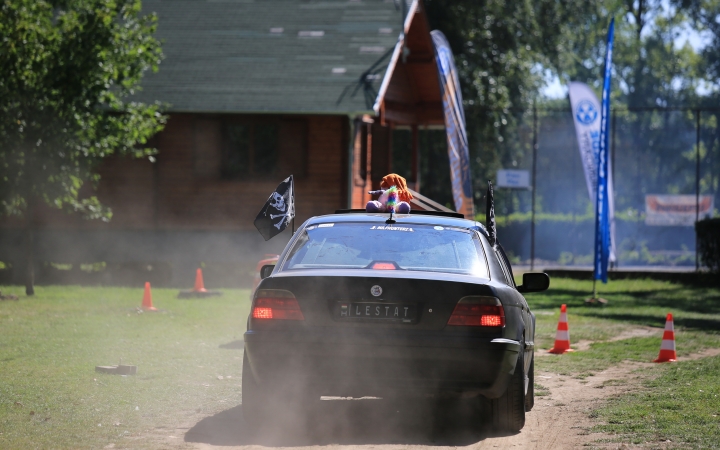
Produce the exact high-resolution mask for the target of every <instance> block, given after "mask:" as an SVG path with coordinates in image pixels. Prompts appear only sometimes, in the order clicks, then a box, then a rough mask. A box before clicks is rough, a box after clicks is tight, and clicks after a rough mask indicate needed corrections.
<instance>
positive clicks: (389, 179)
mask: <svg viewBox="0 0 720 450" xmlns="http://www.w3.org/2000/svg"><path fill="white" fill-rule="evenodd" d="M392 186H395V187H396V188H397V195H398V200H399V201H401V202H408V203H410V200H412V198H413V195H412V194H411V193H410V191H408V187H407V182H406V181H405V178H403V177H401V176H400V175H398V174H396V173H391V174H388V175H385V176H384V177H383V179H382V181H381V182H380V188H381V189H390V188H391V187H392Z"/></svg>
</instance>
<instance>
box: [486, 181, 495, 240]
mask: <svg viewBox="0 0 720 450" xmlns="http://www.w3.org/2000/svg"><path fill="white" fill-rule="evenodd" d="M486 200H487V201H486V209H485V225H486V226H487V232H488V241H490V245H492V246H493V247H495V244H496V243H497V227H496V226H495V200H494V199H493V188H492V183H491V182H490V181H488V190H487V199H486Z"/></svg>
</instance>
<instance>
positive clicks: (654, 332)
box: [535, 327, 663, 356]
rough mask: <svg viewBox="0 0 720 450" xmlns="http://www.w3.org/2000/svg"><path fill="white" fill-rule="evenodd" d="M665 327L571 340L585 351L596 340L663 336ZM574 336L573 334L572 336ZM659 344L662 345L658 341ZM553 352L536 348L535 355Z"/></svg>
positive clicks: (572, 345)
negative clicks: (599, 337) (597, 337)
mask: <svg viewBox="0 0 720 450" xmlns="http://www.w3.org/2000/svg"><path fill="white" fill-rule="evenodd" d="M662 332H663V329H662V328H653V327H635V328H631V329H629V330H626V331H623V332H622V333H620V334H618V335H617V336H613V337H611V338H610V339H607V340H604V341H589V340H580V341H577V342H570V347H571V348H572V349H573V350H575V351H584V350H590V345H591V344H593V343H595V342H615V341H622V340H625V339H631V338H636V337H658V338H659V337H661V336H662ZM571 337H572V336H571ZM658 345H660V344H659V343H658ZM551 354H552V353H548V352H547V351H543V350H540V351H538V350H536V351H535V356H548V355H551Z"/></svg>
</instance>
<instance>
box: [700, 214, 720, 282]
mask: <svg viewBox="0 0 720 450" xmlns="http://www.w3.org/2000/svg"><path fill="white" fill-rule="evenodd" d="M695 233H697V246H698V252H699V253H700V259H701V260H702V262H703V264H705V266H707V267H708V268H709V269H710V270H712V271H714V272H720V218H714V219H703V220H700V221H698V222H696V223H695Z"/></svg>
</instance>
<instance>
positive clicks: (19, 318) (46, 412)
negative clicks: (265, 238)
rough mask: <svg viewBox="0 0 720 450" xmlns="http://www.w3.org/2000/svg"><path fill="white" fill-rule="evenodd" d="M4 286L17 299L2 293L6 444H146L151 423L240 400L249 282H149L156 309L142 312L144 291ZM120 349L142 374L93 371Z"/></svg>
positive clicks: (1, 410) (0, 376)
mask: <svg viewBox="0 0 720 450" xmlns="http://www.w3.org/2000/svg"><path fill="white" fill-rule="evenodd" d="M2 292H3V293H6V294H7V293H15V294H18V295H19V296H20V300H19V301H3V302H0V448H102V447H104V446H106V445H108V444H111V443H115V444H116V446H118V447H132V448H138V447H146V448H150V447H152V446H153V445H152V444H151V443H149V442H148V441H147V440H146V439H144V438H142V437H141V436H143V433H144V432H145V430H149V429H153V428H156V427H163V426H165V427H167V426H168V424H177V423H178V418H181V417H183V416H185V417H186V416H187V415H188V414H189V413H196V412H202V413H203V414H204V413H207V415H211V414H214V413H216V412H219V411H222V410H225V409H227V408H229V407H231V406H236V405H238V404H239V403H240V375H241V366H242V352H241V351H240V350H238V349H237V348H238V344H239V342H241V341H242V333H243V332H244V331H245V318H246V317H247V313H248V310H249V306H250V305H249V303H250V302H249V300H248V294H249V291H247V290H226V291H224V295H223V296H222V297H210V298H207V299H195V300H178V299H176V298H175V296H176V295H177V293H178V291H177V290H174V289H154V290H153V301H154V304H155V306H156V307H158V308H159V309H161V311H160V312H157V313H138V312H137V311H136V309H135V308H136V307H137V306H139V305H140V302H141V299H142V289H126V288H98V287H76V286H70V287H67V286H54V287H42V286H40V287H37V288H36V295H35V297H32V298H28V297H25V296H24V295H20V294H21V292H22V288H21V287H3V288H2ZM238 341H239V342H238ZM240 345H241V344H240ZM221 346H224V347H235V349H233V348H223V347H221ZM240 348H241V347H240ZM121 358H122V361H123V363H125V364H133V365H137V366H138V374H137V376H127V377H122V376H118V375H108V374H102V373H95V366H96V365H113V364H117V363H118V361H119V360H120V359H121ZM219 377H222V380H221V379H219ZM182 438H183V436H178V442H182Z"/></svg>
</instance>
